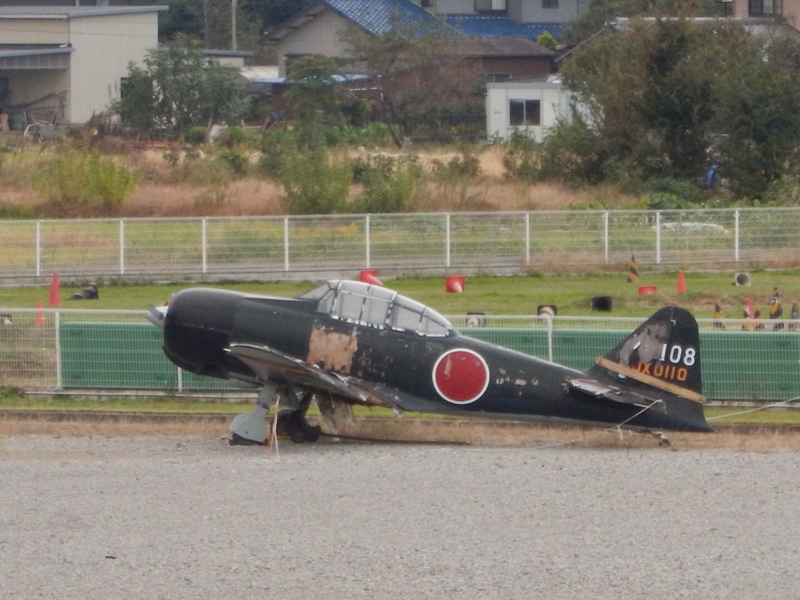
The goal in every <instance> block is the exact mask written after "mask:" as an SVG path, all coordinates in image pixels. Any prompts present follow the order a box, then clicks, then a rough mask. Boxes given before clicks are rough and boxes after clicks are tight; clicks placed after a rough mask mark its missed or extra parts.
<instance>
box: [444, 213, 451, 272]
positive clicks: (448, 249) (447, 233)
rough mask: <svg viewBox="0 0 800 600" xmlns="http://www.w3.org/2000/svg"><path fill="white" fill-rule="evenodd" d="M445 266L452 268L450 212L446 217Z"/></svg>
mask: <svg viewBox="0 0 800 600" xmlns="http://www.w3.org/2000/svg"><path fill="white" fill-rule="evenodd" d="M444 243H445V247H446V249H445V253H446V254H445V266H446V267H448V268H450V213H447V215H446V217H445V242H444Z"/></svg>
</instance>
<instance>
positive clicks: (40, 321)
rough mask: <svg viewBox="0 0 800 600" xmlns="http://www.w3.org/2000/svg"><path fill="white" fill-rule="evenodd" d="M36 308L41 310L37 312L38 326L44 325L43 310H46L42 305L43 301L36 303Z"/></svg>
mask: <svg viewBox="0 0 800 600" xmlns="http://www.w3.org/2000/svg"><path fill="white" fill-rule="evenodd" d="M36 308H38V309H39V310H37V311H36V324H37V325H44V311H43V310H42V308H44V305H43V304H42V301H41V300H39V302H37V303H36Z"/></svg>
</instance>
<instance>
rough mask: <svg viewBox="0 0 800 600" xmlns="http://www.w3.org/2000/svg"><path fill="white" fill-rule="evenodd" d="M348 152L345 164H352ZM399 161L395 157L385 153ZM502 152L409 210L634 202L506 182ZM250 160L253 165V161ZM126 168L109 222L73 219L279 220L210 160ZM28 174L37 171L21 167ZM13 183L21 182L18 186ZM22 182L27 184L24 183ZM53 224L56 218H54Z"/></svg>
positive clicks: (8, 191) (258, 191) (426, 191)
mask: <svg viewBox="0 0 800 600" xmlns="http://www.w3.org/2000/svg"><path fill="white" fill-rule="evenodd" d="M358 154H359V153H358V152H356V151H348V156H351V157H352V156H356V155H358ZM385 154H387V155H391V156H394V155H399V153H398V152H386V153H385ZM414 154H415V155H416V156H417V157H418V160H419V163H420V164H421V165H422V167H423V168H424V169H425V171H426V172H428V173H430V172H431V171H433V169H434V166H435V165H436V164H447V163H448V162H449V161H450V160H451V159H453V158H460V157H461V156H462V155H461V154H459V153H457V152H452V149H449V148H444V149H441V150H436V149H425V150H422V149H420V150H419V151H414ZM503 154H504V151H503V149H502V148H499V147H489V148H485V149H483V150H481V152H480V154H479V155H478V159H479V162H480V176H478V177H475V178H471V179H467V180H458V181H454V182H444V183H443V182H437V181H435V178H426V180H425V181H424V182H423V183H422V184H421V185H420V187H419V189H418V193H417V194H416V196H417V197H416V198H415V200H414V201H413V202H412V203H411V207H410V208H411V209H413V210H417V211H427V212H440V211H490V210H505V211H508V210H510V211H513V210H558V209H563V208H567V207H570V206H575V205H587V204H590V203H592V202H595V201H597V200H599V199H603V200H604V201H605V202H606V203H607V205H608V206H610V207H622V206H626V205H629V204H630V203H632V202H634V201H635V200H636V198H635V197H633V196H629V195H625V194H621V193H620V192H619V191H617V190H615V189H614V188H612V187H599V188H584V189H572V188H569V187H567V186H564V185H561V184H559V183H555V182H547V183H537V184H528V183H520V182H513V181H508V180H506V178H505V169H504V167H503ZM254 160H255V157H254ZM128 164H129V165H130V166H131V167H133V168H135V169H136V170H137V171H138V172H140V173H141V174H142V175H143V181H142V183H141V184H140V185H139V186H138V188H137V189H136V190H135V191H134V193H133V194H132V195H131V196H130V197H129V198H128V199H127V200H126V201H125V205H124V206H123V207H122V208H120V209H119V210H117V211H115V212H114V214H113V215H111V214H108V213H102V212H99V211H100V210H101V209H99V208H98V207H94V206H76V207H71V209H70V210H71V213H70V216H71V217H74V218H91V217H105V216H115V217H181V216H256V215H281V214H284V212H285V211H284V210H283V207H282V205H281V195H282V188H281V186H280V185H278V184H277V183H275V182H274V181H272V180H270V179H267V178H265V177H262V176H260V175H258V174H252V175H248V176H245V177H242V178H233V177H232V176H231V174H230V173H228V172H227V171H225V169H224V168H223V167H222V166H221V164H220V163H218V162H215V161H213V160H212V159H211V158H210V157H201V158H195V159H191V160H184V159H183V158H182V157H181V158H180V159H179V160H178V162H177V163H175V164H171V163H170V161H169V160H167V159H166V158H165V153H164V152H163V151H160V150H158V151H156V150H151V151H144V152H137V153H134V154H131V155H130V156H129V157H128ZM19 168H20V169H23V170H25V171H26V172H30V171H32V170H34V169H35V163H34V162H32V161H29V162H28V163H25V164H21V165H20V166H19ZM7 179H8V178H6V179H4V181H3V183H4V184H3V185H1V186H0V205H7V206H16V207H20V208H25V209H33V208H38V207H42V206H43V205H44V199H43V198H42V196H41V195H40V194H39V193H38V192H36V191H35V190H33V189H32V188H31V187H29V186H27V185H25V184H24V183H17V182H16V181H9V180H7ZM17 179H19V177H18V178H17ZM22 179H25V177H22ZM54 216H56V215H54Z"/></svg>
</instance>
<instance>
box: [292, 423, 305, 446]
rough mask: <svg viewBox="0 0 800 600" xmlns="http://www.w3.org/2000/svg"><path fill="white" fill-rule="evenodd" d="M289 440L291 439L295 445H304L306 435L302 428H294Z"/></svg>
mask: <svg viewBox="0 0 800 600" xmlns="http://www.w3.org/2000/svg"><path fill="white" fill-rule="evenodd" d="M293 425H294V424H293ZM289 439H291V440H292V441H293V442H294V443H295V444H302V443H303V442H305V441H306V433H305V431H303V428H302V427H297V426H295V427H292V431H291V433H290V434H289Z"/></svg>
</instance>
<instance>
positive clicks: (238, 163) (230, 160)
mask: <svg viewBox="0 0 800 600" xmlns="http://www.w3.org/2000/svg"><path fill="white" fill-rule="evenodd" d="M219 158H220V160H222V161H223V162H224V163H225V164H227V165H228V166H229V167H230V168H231V170H232V171H233V172H234V173H236V175H244V174H246V173H247V170H248V159H247V156H245V155H244V154H240V153H239V152H234V151H233V150H226V151H225V152H223V153H222V154H220V155H219Z"/></svg>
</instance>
